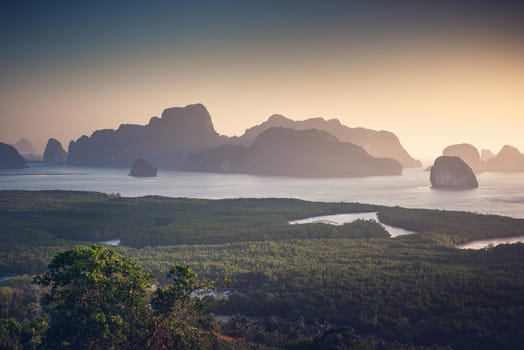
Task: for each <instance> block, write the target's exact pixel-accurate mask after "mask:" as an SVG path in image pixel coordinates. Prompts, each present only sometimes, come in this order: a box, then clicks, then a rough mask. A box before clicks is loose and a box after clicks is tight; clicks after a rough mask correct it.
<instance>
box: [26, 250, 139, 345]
mask: <svg viewBox="0 0 524 350" xmlns="http://www.w3.org/2000/svg"><path fill="white" fill-rule="evenodd" d="M35 281H36V282H37V283H39V284H40V285H42V286H44V287H48V288H49V293H48V294H47V295H46V297H45V298H44V299H43V303H44V307H45V310H46V311H47V312H48V314H49V317H50V328H49V330H48V332H47V336H46V339H45V342H44V344H45V346H46V347H47V348H51V349H143V348H144V342H145V338H146V332H147V325H148V316H147V312H146V299H145V293H146V288H147V286H148V284H149V283H148V278H147V277H146V275H145V274H144V273H143V272H142V270H141V268H140V267H139V266H138V264H137V263H135V262H134V261H133V260H131V259H129V258H127V257H124V256H122V255H119V254H118V253H115V252H114V251H113V250H110V249H108V248H105V247H100V246H91V247H77V248H74V249H71V250H69V251H66V252H64V253H61V254H59V255H57V256H56V257H55V258H54V259H53V260H52V262H51V263H50V264H49V268H48V271H47V272H46V273H45V274H44V275H42V276H38V277H36V279H35Z"/></svg>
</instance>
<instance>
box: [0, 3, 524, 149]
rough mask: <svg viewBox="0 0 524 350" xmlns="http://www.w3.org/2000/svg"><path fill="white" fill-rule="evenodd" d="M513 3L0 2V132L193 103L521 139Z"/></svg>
mask: <svg viewBox="0 0 524 350" xmlns="http://www.w3.org/2000/svg"><path fill="white" fill-rule="evenodd" d="M431 3H435V4H438V5H431ZM457 3H460V5H457ZM521 3H522V2H519V1H500V0H499V1H491V2H489V1H479V0H477V1H434V2H431V1H392V0H388V1H386V0H383V1H360V2H352V1H349V0H346V1H308V0H302V1H291V0H288V1H286V0H280V1H269V0H266V1H247V0H244V1H218V0H216V1H198V0H196V1H195V0H192V1H189V0H188V1H129V0H128V1H83V2H82V1H34V2H31V1H23V0H15V1H5V0H0V48H1V49H0V141H3V142H16V140H17V139H18V138H20V137H21V136H25V137H26V138H28V139H29V140H31V141H32V142H33V143H34V144H35V146H37V147H43V145H44V144H45V142H46V140H47V138H49V137H56V138H59V139H60V140H61V141H62V142H63V143H65V145H64V146H65V147H67V143H68V142H69V140H71V139H76V138H78V137H80V136H81V135H82V134H91V132H93V131H94V130H96V129H101V128H116V127H118V125H119V124H120V123H138V124H145V123H147V122H148V120H149V119H150V118H151V117H152V116H154V115H159V114H160V113H161V112H162V110H163V109H164V108H166V107H171V106H184V105H187V104H190V103H196V102H202V103H204V104H205V105H206V106H207V108H208V110H209V112H210V113H211V116H212V118H213V122H214V124H215V128H216V129H217V131H218V132H220V133H222V134H227V135H234V134H236V135H239V134H241V133H242V132H243V131H244V130H245V129H246V128H247V127H250V126H252V125H254V124H258V123H260V122H262V121H263V120H265V119H267V117H268V116H270V115H271V114H274V113H279V114H283V115H286V116H288V117H290V118H292V119H305V118H309V117H313V116H321V117H325V118H338V119H340V120H341V121H342V122H343V123H344V124H346V125H348V126H352V127H355V126H362V127H368V128H373V129H385V130H390V131H393V132H395V133H396V134H397V135H398V136H399V138H400V139H401V142H402V143H403V145H404V146H405V147H406V149H407V150H408V151H409V152H410V153H411V154H412V155H414V156H415V157H421V158H424V159H432V158H434V157H435V156H436V155H438V154H440V152H441V150H442V149H443V148H444V147H445V146H447V145H449V144H452V143H460V142H469V143H472V144H474V145H476V146H477V147H479V148H490V149H492V150H493V151H495V152H497V151H498V150H499V149H500V148H501V147H502V146H503V145H504V144H512V145H514V146H516V147H518V148H519V149H520V150H521V151H524V137H523V136H522V133H523V131H524V36H523V35H524V5H522V4H521Z"/></svg>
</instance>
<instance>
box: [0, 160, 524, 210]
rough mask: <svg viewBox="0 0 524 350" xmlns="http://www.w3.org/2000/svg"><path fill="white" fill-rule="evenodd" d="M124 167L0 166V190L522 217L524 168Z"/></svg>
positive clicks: (523, 207) (523, 208) (523, 206)
mask: <svg viewBox="0 0 524 350" xmlns="http://www.w3.org/2000/svg"><path fill="white" fill-rule="evenodd" d="M128 172H129V170H128V169H124V168H96V167H71V166H46V165H42V164H31V167H30V168H26V169H17V170H0V190H7V189H9V190H12V189H18V190H75V191H98V192H105V193H115V194H116V193H118V194H120V195H121V196H126V197H134V196H145V195H159V196H168V197H190V198H209V199H219V198H261V197H263V198H269V197H274V198H299V199H304V200H310V201H324V202H340V201H343V202H362V203H371V204H382V205H388V206H395V205H399V206H403V207H408V208H431V209H445V210H461V211H471V212H476V213H481V214H499V215H506V216H512V217H518V218H524V190H523V189H524V186H523V185H524V173H514V174H500V173H483V174H480V175H478V176H477V178H478V181H479V188H477V189H474V190H466V191H444V190H435V189H432V188H431V185H430V183H429V172H427V171H424V170H422V169H405V170H404V172H403V174H402V175H399V176H373V177H364V178H335V179H311V178H294V177H272V176H256V175H242V174H233V175H232V174H213V173H191V172H181V171H168V170H160V171H159V173H158V176H157V177H152V178H135V177H131V176H128Z"/></svg>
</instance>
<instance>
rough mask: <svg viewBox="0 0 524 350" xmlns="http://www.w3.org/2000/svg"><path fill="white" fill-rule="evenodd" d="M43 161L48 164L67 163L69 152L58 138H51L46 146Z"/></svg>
mask: <svg viewBox="0 0 524 350" xmlns="http://www.w3.org/2000/svg"><path fill="white" fill-rule="evenodd" d="M43 162H44V163H46V164H51V165H52V164H65V163H66V162H67V153H66V151H64V149H63V148H62V144H61V143H60V141H58V140H57V139H53V138H50V139H49V140H48V141H47V145H46V146H45V151H44V158H43Z"/></svg>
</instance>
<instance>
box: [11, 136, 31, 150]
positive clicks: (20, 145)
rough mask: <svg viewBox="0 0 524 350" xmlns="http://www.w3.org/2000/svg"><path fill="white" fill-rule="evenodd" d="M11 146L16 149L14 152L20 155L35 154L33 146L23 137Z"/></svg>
mask: <svg viewBox="0 0 524 350" xmlns="http://www.w3.org/2000/svg"><path fill="white" fill-rule="evenodd" d="M13 146H14V147H15V148H16V150H17V151H18V152H19V153H20V154H34V153H35V149H34V147H33V144H32V143H31V142H30V141H29V140H28V139H26V138H25V137H21V138H20V139H19V140H18V141H17V142H16V143H15V144H14V145H13Z"/></svg>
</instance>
